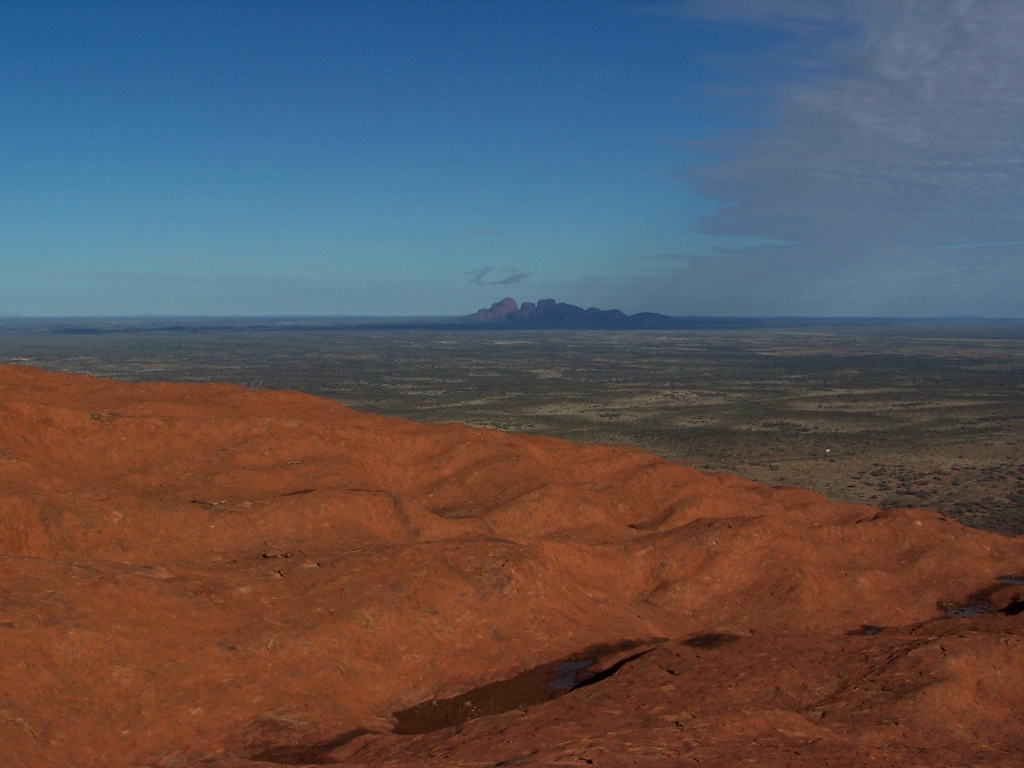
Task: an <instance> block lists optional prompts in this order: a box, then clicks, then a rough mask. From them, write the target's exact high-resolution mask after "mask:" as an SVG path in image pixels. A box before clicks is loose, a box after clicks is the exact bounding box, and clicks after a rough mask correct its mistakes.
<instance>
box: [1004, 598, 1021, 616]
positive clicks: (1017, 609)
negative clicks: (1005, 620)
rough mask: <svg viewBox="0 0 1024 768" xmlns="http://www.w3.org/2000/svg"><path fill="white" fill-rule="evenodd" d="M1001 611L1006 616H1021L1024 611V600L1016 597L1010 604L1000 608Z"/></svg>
mask: <svg viewBox="0 0 1024 768" xmlns="http://www.w3.org/2000/svg"><path fill="white" fill-rule="evenodd" d="M999 612H1000V613H1001V614H1003V615H1004V616H1019V615H1020V614H1022V613H1024V600H1022V599H1021V598H1019V597H1016V598H1014V599H1013V602H1011V603H1010V604H1009V605H1008V606H1006V607H1005V608H1000V609H999Z"/></svg>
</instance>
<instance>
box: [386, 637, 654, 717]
mask: <svg viewBox="0 0 1024 768" xmlns="http://www.w3.org/2000/svg"><path fill="white" fill-rule="evenodd" d="M663 642H664V639H663V638H658V639H654V640H629V641H624V642H621V643H615V644H613V645H595V646H591V647H589V648H585V649H583V650H581V651H579V652H577V653H574V654H573V655H572V656H569V657H567V658H564V659H559V660H558V661H553V662H550V663H548V664H542V665H541V666H539V667H534V668H533V669H529V670H527V671H525V672H521V673H520V674H518V675H516V676H515V677H512V678H509V679H508V680H501V681H499V682H496V683H488V684H487V685H481V686H479V687H477V688H474V689H473V690H471V691H466V692H465V693H462V694H459V695H458V696H452V697H451V698H447V699H431V700H430V701H424V702H422V703H420V704H416V705H415V706H412V707H409V708H407V709H403V710H401V711H399V712H395V721H396V722H395V729H394V732H395V733H397V734H399V735H412V734H419V733H430V732H432V731H439V730H441V729H442V728H451V727H454V726H457V725H462V724H463V723H467V722H469V721H470V720H476V719H477V718H479V717H489V716H491V715H500V714H502V713H503V712H511V711H513V710H516V709H524V708H526V707H529V706H533V705H535V704H542V703H544V702H545V701H550V700H552V699H555V698H558V697H559V696H562V695H564V694H566V693H568V692H569V691H571V690H574V689H576V688H581V687H583V686H585V685H593V684H594V683H598V682H600V681H601V680H607V679H608V678H609V677H611V676H612V675H614V674H615V673H616V672H618V671H619V670H621V669H622V668H623V667H624V666H625V665H626V664H628V663H629V662H631V661H634V660H636V659H638V658H639V657H641V656H643V655H644V654H645V653H649V652H650V651H652V650H654V648H655V647H657V646H658V645H660V644H661V643H663ZM644 646H646V647H645V648H644V649H643V650H641V651H639V652H638V653H634V654H631V655H629V656H627V657H626V658H616V657H618V656H620V655H621V654H622V653H624V652H627V651H631V650H635V649H638V648H641V647H644ZM608 661H611V662H612V663H611V665H610V666H608V667H604V668H603V669H602V668H601V666H602V662H608Z"/></svg>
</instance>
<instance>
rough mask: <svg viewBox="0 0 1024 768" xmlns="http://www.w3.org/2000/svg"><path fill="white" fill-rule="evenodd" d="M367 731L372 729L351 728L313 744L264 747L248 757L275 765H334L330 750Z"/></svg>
mask: <svg viewBox="0 0 1024 768" xmlns="http://www.w3.org/2000/svg"><path fill="white" fill-rule="evenodd" d="M369 733H373V731H368V730H366V729H365V728H353V729H352V730H351V731H345V732H344V733H342V734H339V735H337V736H335V737H334V738H333V739H329V740H327V741H318V742H315V743H313V744H285V745H282V746H279V747H271V748H270V749H264V750H263V751H261V752H257V753H255V754H253V755H250V756H249V759H250V760H254V761H256V760H259V761H262V762H264V763H275V764H277V765H336V764H337V763H338V761H337V760H332V759H330V757H328V755H329V754H330V753H331V752H333V751H334V750H336V749H338V748H339V747H343V746H345V745H346V744H348V743H349V742H350V741H352V740H353V739H358V738H359V737H360V736H365V735H367V734H369Z"/></svg>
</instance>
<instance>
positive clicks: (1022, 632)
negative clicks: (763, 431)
mask: <svg viewBox="0 0 1024 768" xmlns="http://www.w3.org/2000/svg"><path fill="white" fill-rule="evenodd" d="M1022 573H1024V541H1022V540H1020V539H1008V538H1004V537H1000V536H998V535H995V534H991V533H985V532H982V531H977V530H972V529H968V528H964V527H961V526H959V525H957V524H955V523H952V522H950V521H948V520H945V519H943V518H942V517H940V516H939V515H937V514H935V513H930V512H925V511H921V510H909V509H905V510H894V511H889V512H883V511H880V510H878V509H875V508H872V507H866V506H858V505H850V504H836V503H832V502H830V501H828V500H827V499H825V498H823V497H821V496H818V495H816V494H813V493H810V492H807V491H803V490H800V489H796V488H776V487H767V486H762V485H758V484H756V483H753V482H750V481H746V480H742V479H740V478H736V477H731V476H728V475H721V474H704V473H700V472H697V471H696V470H693V469H689V468H687V467H683V466H679V465H677V464H673V463H671V462H669V461H666V460H663V459H660V458H657V457H654V456H650V455H647V454H644V453H641V452H638V451H635V450H629V449H621V448H607V447H602V446H596V445H576V444H572V443H568V442H564V441H560V440H554V439H549V438H544V437H537V436H527V435H511V434H504V433H501V432H494V431H486V430H478V429H471V428H469V427H465V426H461V425H455V424H452V425H442V426H438V425H433V426H428V425H422V424H416V423H412V422H408V421H402V420H399V419H391V418H383V417H378V416H372V415H367V414H363V413H358V412H355V411H352V410H349V409H347V408H344V407H342V406H341V405H338V404H337V403H334V402H331V401H328V400H323V399H318V398H314V397H311V396H307V395H302V394H298V393H294V392H277V391H259V392H253V391H247V390H244V389H242V388H240V387H234V386H229V385H223V384H201V385H172V384H162V383H147V384H124V383H118V382H112V381H104V380H98V379H91V378H87V377H82V376H71V375H65V374H47V373H42V372H40V371H37V370H33V369H29V368H20V367H10V366H6V367H4V366H0V642H2V647H3V653H2V654H0V680H2V681H3V689H2V693H0V765H3V766H33V767H34V766H43V765H55V766H57V765H60V766H65V765H74V766H79V767H81V768H90V767H92V766H96V767H97V768H98V767H99V766H104V768H119V767H122V766H123V767H125V768H127V766H200V765H202V766H213V767H214V768H218V767H219V768H242V767H243V766H245V767H246V768H254V767H255V766H273V765H282V764H292V765H295V764H302V765H320V764H339V765H385V764H397V765H438V766H440V765H502V764H504V765H510V764H513V763H514V764H516V765H523V766H531V765H561V764H566V765H568V764H584V765H586V764H593V765H631V764H641V765H654V766H660V765H664V766H670V765H671V766H675V765H679V764H687V763H695V762H698V761H699V763H700V764H701V765H714V766H732V765H739V764H743V763H744V762H756V763H757V764H758V765H761V766H793V765H798V766H803V765H806V766H812V765H814V766H817V765H825V764H828V765H830V766H860V765H867V764H879V765H882V764H884V765H887V766H904V765H905V766H910V765H930V766H946V765H960V764H970V765H975V766H1009V765H1015V764H1017V763H1018V762H1019V757H1020V755H1021V754H1024V736H1022V735H1021V730H1020V728H1019V724H1020V722H1021V721H1022V720H1024V666H1022V665H1021V664H1020V659H1021V658H1024V577H1022Z"/></svg>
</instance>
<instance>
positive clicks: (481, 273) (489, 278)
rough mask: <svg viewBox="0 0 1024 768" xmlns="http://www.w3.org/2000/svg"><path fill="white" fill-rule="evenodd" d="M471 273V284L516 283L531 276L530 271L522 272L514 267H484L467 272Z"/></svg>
mask: <svg viewBox="0 0 1024 768" xmlns="http://www.w3.org/2000/svg"><path fill="white" fill-rule="evenodd" d="M466 274H467V275H469V282H470V284H471V285H515V284H516V283H521V282H522V281H523V280H525V279H526V278H528V277H529V276H530V273H529V272H520V271H518V270H514V269H497V270H496V269H494V267H482V268H481V269H473V270H470V271H469V272H466Z"/></svg>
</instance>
